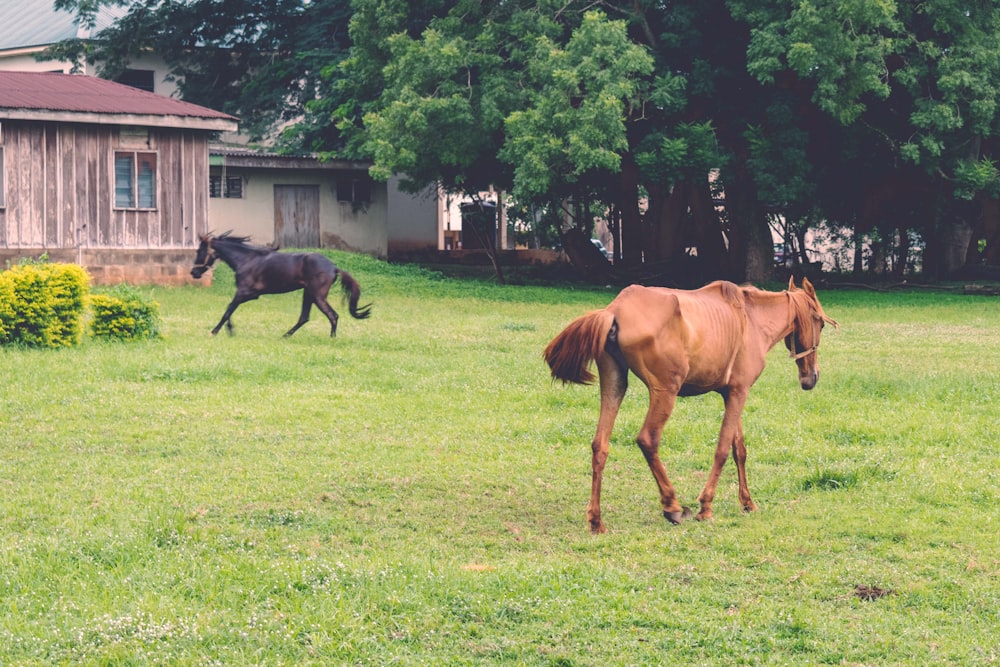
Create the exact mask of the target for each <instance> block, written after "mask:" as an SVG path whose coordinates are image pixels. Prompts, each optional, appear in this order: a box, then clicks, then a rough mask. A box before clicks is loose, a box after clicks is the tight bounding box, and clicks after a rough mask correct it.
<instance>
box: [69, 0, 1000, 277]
mask: <svg viewBox="0 0 1000 667" xmlns="http://www.w3.org/2000/svg"><path fill="white" fill-rule="evenodd" d="M99 1H100V0H57V5H59V6H62V7H64V8H71V9H75V10H76V11H78V12H80V13H81V16H83V17H84V19H85V18H86V16H87V15H88V12H92V11H93V9H94V7H95V6H96V3H97V2H99ZM127 4H128V5H129V7H130V11H129V12H128V14H127V15H126V16H125V17H124V18H123V19H122V20H121V21H119V22H118V23H117V24H116V25H115V26H113V27H112V28H110V29H108V30H106V31H105V32H103V33H102V34H101V35H99V39H98V40H97V41H96V42H93V43H68V44H64V45H62V46H61V47H60V48H61V49H62V53H63V54H64V55H68V56H71V57H75V58H81V57H89V58H92V59H95V60H99V61H101V62H103V63H105V68H106V71H107V73H108V74H109V75H114V74H115V72H116V71H120V69H121V68H122V67H124V66H125V65H126V63H127V62H128V60H129V58H131V57H134V56H135V54H137V53H139V52H141V51H142V50H143V49H153V50H155V51H156V52H157V53H159V54H160V55H162V56H163V57H164V58H165V59H166V60H167V62H168V64H169V65H170V66H171V67H172V69H173V73H174V76H175V77H176V78H177V80H178V83H179V84H180V87H181V88H180V89H181V91H182V93H183V95H184V97H185V98H186V99H190V100H191V101H195V102H198V103H201V104H206V105H208V106H213V107H215V108H219V109H222V110H225V111H229V112H231V113H235V114H237V115H240V116H241V117H243V118H244V119H246V120H247V121H249V122H248V127H249V130H250V133H251V134H253V135H255V136H257V137H262V138H264V137H270V140H271V141H272V142H273V143H275V145H277V146H278V147H280V148H281V149H283V150H287V151H293V152H294V151H307V152H312V153H319V154H321V155H327V156H340V157H351V158H368V159H370V160H372V162H373V166H372V168H371V172H372V174H373V175H374V176H376V177H379V178H388V177H389V176H391V175H393V174H398V175H400V176H402V177H403V179H404V180H403V182H404V185H406V186H408V187H410V188H412V189H414V190H416V189H420V188H423V187H425V186H427V185H428V184H434V183H436V184H439V185H441V186H442V187H444V188H446V189H449V190H469V191H474V190H479V189H484V188H485V187H486V186H490V185H492V186H494V187H496V188H499V189H503V190H505V191H507V192H509V193H510V195H511V199H512V200H513V201H514V202H516V203H517V204H518V206H520V207H522V208H525V209H527V208H531V209H532V210H536V211H537V210H544V211H548V212H549V213H550V215H549V217H548V219H549V220H558V221H559V222H558V224H559V225H560V229H561V231H562V232H563V238H562V240H563V243H564V245H565V247H566V248H567V250H570V251H571V252H570V254H571V256H574V257H577V258H580V259H581V260H582V259H583V258H585V255H586V251H587V250H589V249H590V244H589V242H588V241H587V238H588V237H589V234H590V229H591V226H592V225H593V219H594V218H595V216H600V217H603V218H605V219H607V220H608V221H609V222H610V223H611V226H612V228H613V230H614V234H615V252H616V255H617V257H616V264H615V268H616V270H619V271H625V272H627V271H638V272H645V274H646V275H651V274H652V273H658V274H659V275H661V276H662V275H668V276H669V275H670V274H671V272H672V271H676V269H677V267H683V268H684V271H685V272H687V273H689V274H690V275H689V277H690V278H692V279H708V278H712V277H728V278H734V279H744V278H746V279H752V280H759V279H763V278H766V277H767V276H768V274H769V273H770V270H771V268H772V266H771V265H772V250H773V249H772V241H771V238H772V237H771V225H773V224H776V223H780V224H781V225H782V226H783V228H784V230H785V232H786V233H787V234H788V238H789V239H791V240H792V242H793V244H794V245H796V246H797V248H796V250H797V255H798V257H799V258H800V259H802V260H808V257H807V256H806V255H805V252H804V246H803V240H804V235H805V231H806V230H808V229H811V228H817V227H824V228H825V229H828V230H834V231H838V232H839V233H842V234H845V235H846V238H848V239H849V240H851V241H853V242H854V243H855V244H856V246H857V252H856V253H855V257H854V261H855V265H854V267H855V268H856V269H859V270H860V269H861V268H863V266H864V265H865V262H867V266H868V267H869V268H871V269H873V270H886V271H888V270H894V271H900V272H901V271H903V270H904V269H905V268H906V266H907V261H908V258H909V257H910V255H911V253H912V251H913V249H914V247H915V246H917V247H919V248H920V249H921V250H922V261H923V268H924V269H925V270H927V271H929V272H931V273H933V274H936V275H948V274H951V273H953V272H955V271H957V270H960V269H962V268H963V267H966V266H969V265H974V264H977V263H981V262H984V261H988V262H991V263H994V264H996V263H1000V206H998V205H997V203H996V202H997V197H998V195H1000V170H998V168H997V165H996V157H995V152H996V143H997V135H998V130H1000V127H998V95H1000V43H998V40H1000V8H998V7H997V6H996V4H995V3H992V2H976V1H970V0H926V1H925V2H921V3H900V2H894V1H893V0H840V1H832V0H795V1H794V2H793V1H790V0H679V1H674V2H663V1H662V0H629V1H628V2H614V1H606V2H601V3H590V2H587V3H583V2H573V1H570V2H566V1H565V0H561V1H559V2H551V1H548V0H542V1H535V2H527V1H524V0H513V1H512V0H504V1H503V2H478V1H477V2H472V1H471V0H436V1H432V2H424V3H408V2H404V1H403V0H354V1H353V2H351V3H348V2H347V1H346V0H139V1H137V2H132V3H127ZM279 130H280V131H279ZM557 214H558V215H557ZM862 240H865V241H866V243H865V244H862V243H861V241H862ZM862 251H864V252H862ZM693 255H696V258H692V256H693ZM633 275H639V274H638V273H636V274H633Z"/></svg>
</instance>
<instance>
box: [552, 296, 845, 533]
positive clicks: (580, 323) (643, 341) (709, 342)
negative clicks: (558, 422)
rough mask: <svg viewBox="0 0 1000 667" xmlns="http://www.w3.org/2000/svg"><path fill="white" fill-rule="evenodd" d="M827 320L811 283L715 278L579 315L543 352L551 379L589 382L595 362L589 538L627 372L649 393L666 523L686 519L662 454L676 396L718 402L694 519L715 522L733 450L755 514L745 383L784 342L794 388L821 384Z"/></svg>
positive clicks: (645, 428)
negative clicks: (762, 284) (714, 441)
mask: <svg viewBox="0 0 1000 667" xmlns="http://www.w3.org/2000/svg"><path fill="white" fill-rule="evenodd" d="M826 323H829V324H832V325H834V326H837V323H836V322H835V321H834V320H832V319H830V318H829V317H827V316H826V314H825V313H824V312H823V308H822V306H820V304H819V300H818V299H817V298H816V290H815V289H814V288H813V286H812V284H811V283H810V282H809V280H808V279H804V280H803V281H802V289H798V288H796V287H795V283H794V281H793V280H789V282H788V290H787V291H784V292H765V291H762V290H758V289H756V288H754V287H738V286H736V285H734V284H732V283H728V282H715V283H712V284H710V285H706V286H705V287H702V288H701V289H698V290H693V291H687V290H673V289H664V288H656V287H640V286H637V285H633V286H631V287H627V288H625V289H624V290H622V292H621V294H619V295H618V297H617V298H616V299H615V300H614V301H612V302H611V303H610V304H609V305H608V307H607V308H605V309H603V310H595V311H593V312H590V313H588V314H586V315H583V316H582V317H579V318H577V319H576V320H574V321H573V322H571V323H570V324H569V326H567V327H566V329H564V330H563V331H562V333H560V334H559V335H558V336H556V337H555V338H554V339H553V340H552V342H551V343H549V345H548V347H546V348H545V353H544V356H545V361H546V362H548V364H549V367H550V368H551V369H552V377H554V378H556V379H559V380H562V381H563V383H567V382H575V383H578V384H589V383H591V382H593V380H594V375H593V373H591V372H590V370H588V366H589V365H590V362H591V361H596V363H597V371H598V374H599V376H600V387H601V416H600V418H599V419H598V421H597V433H596V435H595V436H594V440H593V443H592V445H591V446H592V448H593V463H592V465H593V480H592V484H591V491H590V504H589V505H588V506H587V519H588V521H590V530H591V532H592V533H603V532H605V530H606V529H605V527H604V522H602V521H601V476H602V474H603V472H604V464H605V462H606V461H607V458H608V447H609V440H610V437H611V429H612V427H613V426H614V422H615V417H616V415H617V414H618V408H619V407H620V406H621V402H622V399H623V398H624V396H625V390H626V388H627V387H628V372H629V370H631V371H632V372H633V373H635V374H636V375H637V376H638V377H639V379H640V380H642V381H643V383H644V384H645V385H646V387H647V388H648V389H649V409H648V411H647V413H646V420H645V422H644V423H643V425H642V429H641V430H640V431H639V436H638V438H637V442H638V444H639V448H640V449H641V450H642V453H643V456H645V458H646V462H647V463H648V464H649V469H650V470H651V471H652V473H653V477H654V478H655V479H656V484H657V486H658V487H659V489H660V504H661V505H662V507H663V515H664V516H665V517H666V518H667V520H669V521H670V522H671V523H680V522H681V521H683V520H684V519H687V518H689V517H690V516H691V510H690V509H688V508H687V507H683V506H681V504H680V503H679V502H678V501H677V496H676V494H675V493H674V487H673V486H672V485H671V484H670V480H669V479H667V472H666V470H665V469H664V467H663V463H662V462H661V461H660V457H659V453H658V451H659V447H660V437H661V435H662V433H663V427H664V425H665V424H666V422H667V419H669V418H670V413H671V412H672V411H673V409H674V401H675V400H676V398H677V397H678V396H696V395H699V394H704V393H707V392H710V391H715V392H718V393H719V394H721V395H722V398H723V400H724V401H725V416H724V417H723V419H722V430H721V432H720V433H719V444H718V446H717V447H716V450H715V460H714V462H713V464H712V470H711V472H710V473H709V475H708V481H707V482H706V483H705V488H704V489H702V492H701V495H699V496H698V500H699V501H700V503H701V511H700V512H698V516H697V518H698V519H699V520H703V521H704V520H709V519H711V518H712V500H713V498H714V497H715V488H716V485H717V484H718V482H719V475H720V474H721V472H722V466H723V465H724V464H725V462H726V458H728V456H729V452H730V451H732V454H733V459H734V460H735V462H736V471H737V476H738V477H739V498H740V504H741V505H742V506H743V509H744V510H745V511H747V512H751V511H754V510H756V509H757V506H756V505H755V504H754V502H753V500H752V499H751V498H750V489H749V488H748V487H747V476H746V468H745V465H746V457H747V450H746V445H745V444H744V442H743V423H742V417H741V415H742V413H743V406H744V404H745V403H746V400H747V394H748V392H749V391H750V387H751V385H753V383H754V382H755V381H756V380H757V378H758V377H760V374H761V372H762V371H763V370H764V361H765V360H764V357H765V356H766V354H767V352H768V350H770V349H771V348H772V347H774V345H775V344H776V343H777V342H778V341H779V340H781V339H784V340H785V345H786V346H787V347H788V350H789V354H790V355H791V357H792V358H793V359H795V362H796V364H797V365H798V369H799V383H800V384H801V386H802V388H803V389H812V388H813V387H814V386H815V385H816V382H817V380H818V379H819V366H818V365H817V363H816V348H817V347H819V338H820V332H821V331H822V330H823V325H824V324H826Z"/></svg>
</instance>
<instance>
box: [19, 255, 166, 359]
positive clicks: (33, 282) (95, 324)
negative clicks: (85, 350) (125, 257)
mask: <svg viewBox="0 0 1000 667" xmlns="http://www.w3.org/2000/svg"><path fill="white" fill-rule="evenodd" d="M88 303H89V305H90V306H91V310H92V318H91V321H90V333H91V335H93V336H95V337H99V338H116V339H122V340H136V339H140V338H153V337H156V336H158V335H159V307H158V305H157V304H156V303H155V302H150V301H147V300H145V299H144V298H143V297H142V295H141V294H140V293H139V292H138V291H137V290H135V289H134V288H131V287H127V286H120V287H117V288H114V289H113V290H110V291H109V292H108V293H104V294H90V278H89V276H88V275H87V272H86V271H84V270H83V268H82V267H80V266H77V265H76V264H50V263H47V262H44V261H42V262H24V263H21V264H19V265H17V266H14V267H11V268H9V269H8V270H6V271H2V272H0V345H10V344H19V345H24V346H27V347H48V348H58V347H70V346H73V345H77V344H79V343H80V341H81V339H82V338H83V330H84V316H85V315H86V310H87V305H88Z"/></svg>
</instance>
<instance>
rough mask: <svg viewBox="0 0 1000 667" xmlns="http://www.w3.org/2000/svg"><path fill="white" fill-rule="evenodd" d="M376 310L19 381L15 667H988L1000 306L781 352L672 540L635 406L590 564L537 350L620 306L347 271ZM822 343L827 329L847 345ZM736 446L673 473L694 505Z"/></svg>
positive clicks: (4, 371) (6, 418) (199, 314)
mask: <svg viewBox="0 0 1000 667" xmlns="http://www.w3.org/2000/svg"><path fill="white" fill-rule="evenodd" d="M334 257H335V259H336V260H337V262H338V263H339V264H341V265H342V266H344V267H345V268H347V269H348V270H349V271H350V272H351V273H352V274H353V275H354V276H355V277H356V278H357V279H358V280H359V281H360V283H361V285H362V288H363V291H364V293H363V301H365V300H366V298H367V299H371V300H373V301H374V302H375V306H374V312H373V316H372V318H371V319H370V320H367V321H363V322H359V321H356V320H353V319H351V318H350V317H348V316H347V315H346V312H345V311H346V309H345V308H342V307H338V306H339V304H337V305H335V307H338V310H339V311H340V312H341V313H342V317H341V323H340V329H339V335H338V337H337V338H336V339H334V340H331V339H330V338H329V337H328V336H327V333H328V326H327V324H326V322H325V320H324V319H323V318H321V316H320V315H319V314H318V313H315V312H314V317H313V321H312V322H310V323H309V324H308V325H306V326H305V327H304V328H303V329H302V330H300V331H299V332H298V333H297V334H296V335H295V336H294V337H292V338H290V339H282V338H281V337H280V335H281V334H282V333H283V332H284V331H286V330H287V329H288V328H289V327H290V326H291V325H292V324H293V323H294V321H295V319H296V317H297V314H298V307H299V300H298V298H297V297H296V296H273V297H265V298H262V299H261V300H259V301H256V302H252V303H249V304H246V305H244V306H242V307H241V308H240V309H239V310H238V311H237V312H236V315H235V317H234V321H235V325H236V336H235V337H232V338H230V337H228V336H225V335H220V336H219V337H216V338H212V337H210V336H209V335H208V330H209V329H210V328H211V327H212V326H214V324H215V323H216V322H217V321H218V318H219V317H220V316H221V314H222V311H223V309H224V308H225V305H226V303H227V302H228V300H229V297H230V296H231V291H232V278H231V274H228V273H227V270H226V269H224V268H221V269H218V270H217V272H216V281H215V282H216V284H215V285H214V286H213V287H211V288H209V289H204V288H173V289H162V288H160V289H148V290H146V292H147V293H148V294H149V295H151V297H152V298H153V299H155V300H156V301H157V302H158V303H159V304H160V310H161V314H162V316H163V320H164V321H163V332H164V338H163V339H162V340H159V341H152V342H147V343H141V344H103V343H95V342H85V344H84V345H82V346H81V347H79V348H77V349H71V350H62V351H36V350H19V349H5V350H0V377H2V378H3V379H2V382H0V401H2V403H0V420H2V423H0V433H2V434H3V445H2V455H0V665H59V664H63V665H146V664H149V665H152V664H170V665H303V664H315V665H340V664H343V665H417V664H430V665H462V664H466V665H493V664H509V665H562V666H570V665H599V666H602V667H604V666H607V665H757V664H760V665H785V664H789V665H814V664H849V665H889V664H892V665H920V666H924V665H931V664H954V665H982V664H995V663H997V662H1000V466H998V464H997V454H996V452H997V446H998V445H1000V418H998V414H1000V380H998V377H1000V373H998V371H1000V334H998V331H1000V303H998V302H997V301H996V300H995V299H990V298H988V297H963V296H958V295H950V294H928V293H894V294H878V293H871V292H840V291H828V292H823V291H821V292H820V298H821V300H822V301H823V305H824V307H825V309H826V311H827V313H828V314H829V315H830V316H832V317H834V318H836V319H837V320H839V321H840V323H841V329H840V331H838V332H835V333H827V334H826V335H825V336H824V339H823V344H822V346H821V348H820V363H821V366H822V377H821V379H820V382H819V385H818V386H817V388H816V389H815V390H814V391H812V392H803V391H801V390H800V389H799V388H798V383H797V380H796V375H795V367H794V364H793V363H792V362H791V361H789V360H788V358H787V353H785V352H784V349H783V348H781V346H779V348H776V349H775V350H774V351H773V352H772V355H771V357H770V358H769V361H770V365H769V367H768V368H767V370H766V371H765V372H764V375H763V377H762V378H761V380H760V381H759V382H758V384H757V385H756V386H755V388H754V390H753V391H752V392H751V395H750V401H749V404H748V407H747V410H746V412H745V415H744V426H745V432H746V439H747V444H748V448H749V452H750V454H749V460H748V464H747V468H748V473H749V476H750V488H751V491H752V492H753V494H754V499H755V500H756V501H757V504H758V505H759V506H760V511H759V512H757V513H755V514H753V515H743V514H742V513H741V512H740V511H739V506H738V503H737V499H736V489H735V486H736V482H735V471H734V468H733V466H732V465H731V463H730V464H729V465H727V467H726V469H725V471H724V473H723V479H722V482H721V483H720V486H719V493H718V495H717V498H716V503H715V507H714V509H715V515H716V519H715V521H714V522H712V523H708V524H702V523H697V522H689V523H685V524H683V525H680V526H671V525H669V524H668V523H667V522H666V521H664V519H663V518H662V516H661V514H660V512H659V509H658V497H657V492H656V488H655V485H654V483H653V480H652V477H651V475H650V474H649V471H648V469H647V467H646V465H645V462H644V461H643V459H642V456H641V454H640V453H639V451H638V449H637V448H636V447H635V445H634V442H633V439H634V437H635V434H636V432H637V431H638V429H639V426H640V424H641V420H642V417H643V413H644V410H645V405H646V397H645V392H644V388H643V387H642V386H641V385H640V384H639V383H638V382H637V381H634V378H633V386H632V389H631V390H630V393H629V395H628V397H627V398H626V401H625V405H624V406H623V410H622V413H621V416H620V417H619V421H618V426H617V429H616V433H615V436H614V438H613V440H612V451H611V458H610V460H609V462H608V467H607V470H606V473H605V485H604V495H603V510H604V513H603V516H604V519H605V522H606V523H607V525H608V528H609V532H608V534H606V535H602V536H598V537H593V536H591V535H590V534H589V532H588V528H587V524H586V521H585V519H584V510H585V507H586V503H587V497H588V494H589V482H590V444H589V443H590V439H591V437H592V435H593V429H594V426H595V422H596V417H597V405H598V397H597V390H596V388H595V387H562V386H560V385H556V384H552V383H551V382H550V381H549V379H548V372H547V371H548V369H547V368H546V367H545V365H544V363H543V362H542V360H541V356H540V355H541V351H542V349H543V347H544V346H545V344H546V343H547V342H548V340H549V339H551V338H552V336H554V335H555V334H556V333H557V332H558V331H559V330H560V329H561V328H562V327H563V326H564V325H565V324H566V323H568V322H569V320H570V319H572V318H573V317H576V316H577V315H579V314H581V313H583V312H584V311H586V310H588V309H591V308H594V307H600V306H603V305H605V304H606V303H607V302H608V301H610V300H611V298H613V296H614V293H613V292H612V291H611V290H590V289H580V288H577V289H572V288H568V287H562V288H557V287H549V288H546V287H517V286H508V287H497V286H492V285H489V284H485V283H482V282H474V281H456V280H448V279H444V278H442V277H440V276H439V275H437V274H433V273H429V272H425V271H420V270H417V269H414V268H408V267H397V266H390V265H386V264H383V263H380V262H377V261H375V260H372V259H369V258H367V257H359V256H351V255H345V254H336V253H335V254H334ZM828 331H829V330H828ZM721 414H722V406H721V401H720V400H719V398H718V397H717V396H714V395H713V396H705V397H699V398H689V399H681V400H680V401H679V402H678V407H677V410H676V411H675V413H674V416H673V418H672V419H671V421H670V422H669V423H668V425H667V429H666V433H665V438H664V444H663V448H662V450H661V453H662V456H663V459H664V461H665V463H666V465H667V469H668V472H669V473H670V475H671V479H672V481H673V482H674V484H675V486H677V488H678V491H679V493H680V495H681V500H682V501H683V502H685V503H686V504H690V505H694V504H696V500H695V499H696V497H697V494H698V492H699V491H700V489H701V486H702V484H703V483H704V479H705V475H706V472H707V469H708V467H709V464H710V461H711V456H712V452H713V449H714V444H715V438H716V435H717V430H718V427H719V422H720V419H721Z"/></svg>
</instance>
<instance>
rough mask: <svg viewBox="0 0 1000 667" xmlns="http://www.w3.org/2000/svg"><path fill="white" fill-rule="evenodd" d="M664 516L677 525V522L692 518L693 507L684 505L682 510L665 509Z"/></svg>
mask: <svg viewBox="0 0 1000 667" xmlns="http://www.w3.org/2000/svg"><path fill="white" fill-rule="evenodd" d="M663 516H664V517H665V518H666V519H667V521H669V522H670V523H672V524H674V525H675V526H676V525H677V524H679V523H681V522H683V521H687V520H688V519H690V518H691V516H692V514H691V508H690V507H683V506H682V507H681V511H680V512H667V511H666V510H664V512H663Z"/></svg>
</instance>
